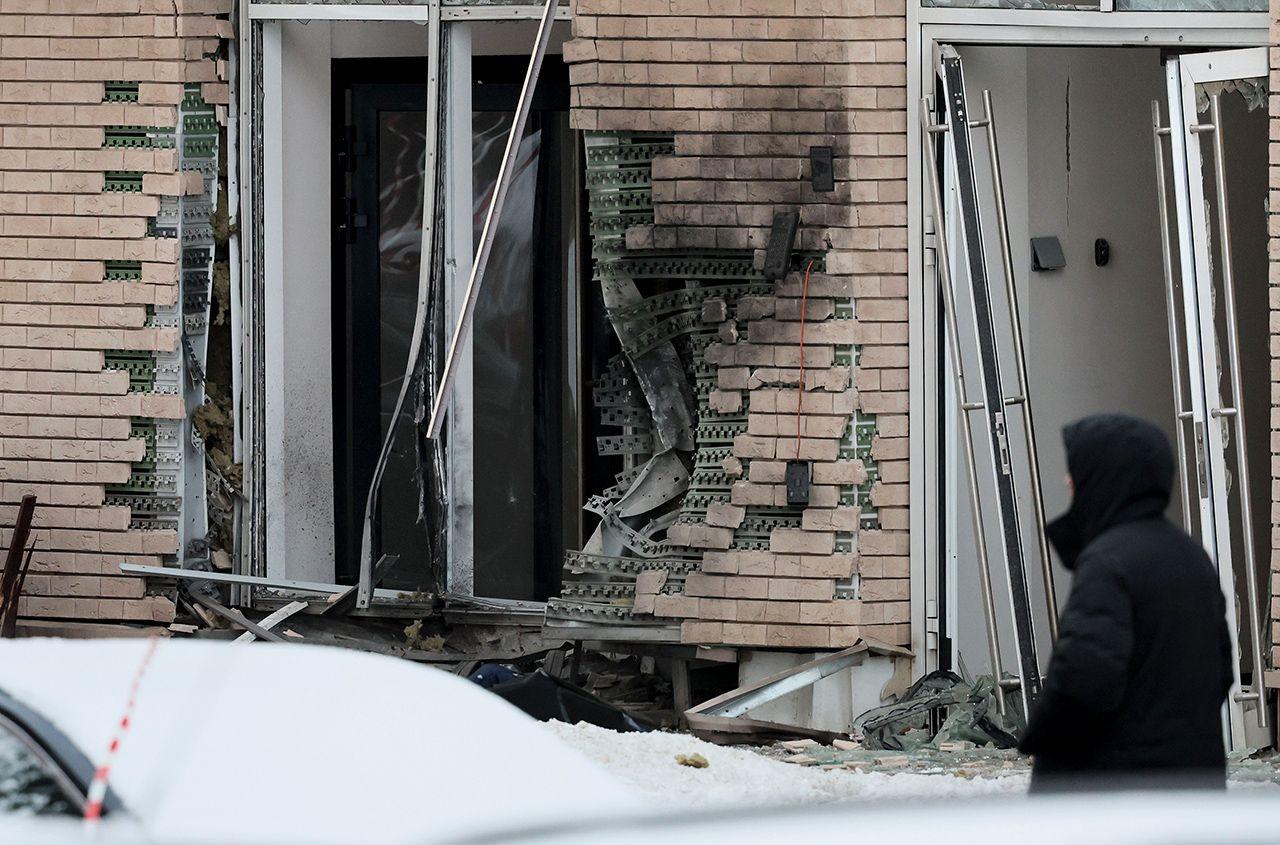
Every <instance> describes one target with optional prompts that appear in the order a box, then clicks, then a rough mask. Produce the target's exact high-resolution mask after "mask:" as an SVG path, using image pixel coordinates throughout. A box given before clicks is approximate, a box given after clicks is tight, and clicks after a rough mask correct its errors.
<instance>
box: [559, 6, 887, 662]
mask: <svg viewBox="0 0 1280 845" xmlns="http://www.w3.org/2000/svg"><path fill="white" fill-rule="evenodd" d="M905 31H906V18H905V6H904V4H903V3H902V2H901V0H714V1H712V0H627V2H622V0H576V2H575V4H574V20H573V32H574V36H575V40H573V41H571V42H570V43H569V44H567V45H566V47H565V58H566V60H567V61H569V62H571V63H572V64H571V69H570V79H571V82H572V84H573V91H572V105H573V117H572V120H573V124H574V126H575V127H576V128H579V129H584V130H603V131H613V130H621V131H626V132H662V133H670V134H672V135H674V138H675V155H673V156H669V157H664V158H659V159H657V160H656V161H655V162H654V166H653V199H654V208H655V224H656V225H655V226H654V228H653V231H652V232H642V233H629V235H628V245H629V246H631V245H640V244H647V245H651V246H652V247H653V248H655V249H663V250H680V249H689V250H699V249H713V248H714V249H750V250H755V251H756V255H757V263H758V264H759V263H760V262H761V261H762V259H763V248H764V245H765V243H766V242H767V240H768V236H769V227H770V224H771V222H772V220H773V218H774V214H775V213H776V212H781V211H792V210H793V211H798V212H799V214H800V222H801V225H800V230H799V234H798V237H797V243H796V246H797V249H799V250H803V251H805V253H806V254H809V255H817V256H820V260H821V263H819V264H818V268H819V269H818V270H814V271H813V272H811V273H810V274H809V285H808V295H807V298H804V307H803V312H804V315H805V318H806V319H805V326H804V329H803V331H804V341H805V343H804V366H805V371H804V383H803V390H801V389H800V388H801V384H800V378H801V377H800V343H799V341H800V336H801V322H800V320H799V317H800V315H801V310H802V305H801V303H802V297H803V293H804V291H803V285H804V273H802V272H792V273H791V274H789V275H788V276H787V277H786V278H785V279H782V280H780V281H779V282H777V283H776V285H775V290H774V295H772V296H766V297H755V298H748V299H744V300H743V301H741V302H740V303H738V306H737V309H736V312H735V313H729V314H724V315H716V316H715V317H713V318H712V319H715V320H717V321H720V320H722V321H723V324H722V326H721V332H720V337H721V342H720V343H718V344H713V346H712V347H711V348H710V349H708V351H707V359H708V360H709V361H711V362H713V363H714V364H715V365H716V366H717V367H718V372H717V389H716V390H715V391H714V392H713V393H712V394H711V396H710V397H709V402H710V406H711V409H712V411H713V412H715V411H720V412H725V413H730V412H738V411H739V410H740V409H742V408H746V409H747V411H748V430H747V432H746V433H745V434H742V435H739V436H738V437H737V438H736V439H735V440H734V444H733V452H732V457H731V458H730V459H729V460H728V461H726V467H725V469H726V471H727V472H729V474H730V475H731V476H732V475H734V474H737V475H738V476H739V480H738V481H737V482H736V483H735V484H734V486H733V489H732V494H731V498H730V501H729V502H728V503H719V504H717V505H712V506H710V507H709V508H708V511H707V517H706V520H705V524H701V525H698V524H695V525H688V524H683V525H681V524H678V525H676V526H674V527H673V529H672V531H671V533H670V534H669V539H671V540H672V541H673V542H675V543H677V544H678V545H683V546H686V547H689V548H693V549H699V550H701V551H702V555H703V557H702V565H701V571H700V572H697V573H690V575H689V576H688V578H687V580H686V582H685V588H684V591H683V593H682V594H677V595H659V596H657V597H656V599H655V607H654V614H655V615H656V616H659V617H663V616H666V617H676V618H682V619H683V620H684V621H683V628H682V639H684V640H685V641H686V642H700V643H725V644H731V645H758V646H776V647H790V648H828V647H833V648H834V647H841V646H844V645H848V644H850V643H851V642H853V641H854V640H856V639H857V637H858V636H859V635H862V634H865V635H868V636H874V637H876V638H878V639H881V640H885V641H888V642H892V643H901V644H907V643H909V641H910V626H909V623H910V603H909V592H910V591H909V563H908V551H909V547H908V535H907V528H908V521H907V505H908V489H907V477H908V473H907V416H906V415H907V410H908V392H907V299H906V297H907V278H906V270H907V266H906V264H907V258H906V155H905V154H906V104H905V96H906V88H905V86H906V56H905V52H906V44H905ZM812 146H830V147H832V148H833V151H834V162H835V190H834V191H833V192H830V193H816V192H815V191H814V190H813V187H812V185H811V183H810V174H809V164H808V156H809V149H810V147H812ZM850 305H852V308H851V310H850V309H849V306H850ZM707 319H708V317H707V315H706V313H705V312H704V320H707ZM842 353H845V354H847V355H848V358H849V361H848V363H843V364H842V363H841V362H840V356H841V354H842ZM855 412H857V413H858V414H861V415H864V416H867V417H870V416H874V420H875V429H876V436H875V438H874V442H873V445H872V448H871V456H872V458H873V459H874V461H875V467H876V472H877V474H878V480H876V481H875V483H874V486H873V487H872V488H871V491H870V504H871V505H872V506H874V508H875V511H876V517H877V519H876V527H874V528H871V529H868V528H867V527H865V526H863V527H861V528H860V522H859V516H860V512H859V510H858V509H857V508H854V507H851V506H850V504H849V502H848V497H847V492H848V491H849V490H851V489H852V488H853V487H855V486H856V485H858V484H860V483H862V482H863V481H864V480H865V478H866V475H865V474H866V472H867V468H866V467H865V466H863V464H862V462H861V461H857V460H849V459H847V457H845V458H842V456H841V454H840V444H841V441H842V438H847V437H848V436H849V427H850V425H851V423H852V420H853V418H854V414H855ZM797 454H798V455H799V457H801V458H804V459H807V460H810V461H812V462H813V464H812V466H813V471H814V485H813V487H812V488H811V501H810V504H809V506H808V507H806V508H804V509H803V510H802V511H801V512H800V524H799V527H795V528H793V527H779V528H775V529H774V530H773V531H772V533H771V534H770V536H769V538H768V547H767V548H765V549H748V548H738V547H736V544H735V529H736V527H737V526H738V525H739V523H740V522H741V521H742V518H743V512H744V509H745V508H748V507H752V506H760V507H766V506H771V507H775V508H777V507H785V506H786V494H785V490H784V488H783V486H782V481H783V472H784V468H785V462H786V460H787V459H789V458H794V457H796V456H797Z"/></svg>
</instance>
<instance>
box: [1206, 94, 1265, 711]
mask: <svg viewBox="0 0 1280 845" xmlns="http://www.w3.org/2000/svg"><path fill="white" fill-rule="evenodd" d="M1209 109H1210V112H1209V114H1210V117H1211V119H1212V120H1213V128H1212V130H1211V131H1212V134H1213V180H1214V182H1215V183H1216V187H1217V194H1218V235H1219V237H1218V240H1219V242H1220V243H1221V246H1220V250H1221V253H1222V292H1223V301H1224V305H1225V308H1226V318H1227V348H1228V350H1229V353H1230V356H1231V366H1230V367H1229V372H1230V373H1231V398H1232V401H1233V402H1234V404H1235V407H1234V408H1218V409H1216V410H1215V411H1214V412H1213V415H1214V416H1216V417H1229V418H1230V419H1231V422H1232V425H1233V427H1234V428H1235V435H1236V484H1237V485H1238V486H1239V488H1240V527H1241V529H1242V532H1243V534H1244V559H1245V563H1246V564H1247V566H1246V572H1245V580H1246V582H1247V583H1246V585H1245V586H1246V591H1245V593H1246V596H1247V597H1248V600H1249V628H1250V630H1249V644H1250V646H1251V647H1252V651H1253V684H1252V685H1253V690H1252V693H1253V695H1255V696H1257V705H1258V708H1257V714H1258V726H1259V727H1262V728H1266V727H1267V702H1266V700H1265V698H1264V697H1263V695H1262V668H1263V662H1262V620H1261V619H1260V614H1259V608H1258V562H1257V560H1256V558H1255V555H1254V548H1253V514H1252V512H1251V511H1250V507H1249V506H1250V498H1251V497H1250V495H1249V461H1248V456H1247V455H1246V454H1245V445H1246V441H1245V437H1244V390H1243V388H1242V386H1241V378H1240V335H1239V328H1238V326H1237V323H1236V286H1235V275H1234V272H1233V270H1232V256H1231V217H1230V214H1229V212H1228V209H1227V166H1226V153H1225V150H1224V145H1223V141H1222V95H1221V94H1214V95H1213V96H1212V97H1210V98H1209Z"/></svg>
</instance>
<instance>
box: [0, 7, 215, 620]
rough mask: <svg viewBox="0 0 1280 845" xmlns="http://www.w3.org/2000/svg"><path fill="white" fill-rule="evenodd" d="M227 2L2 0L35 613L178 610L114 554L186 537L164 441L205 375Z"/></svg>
mask: <svg viewBox="0 0 1280 845" xmlns="http://www.w3.org/2000/svg"><path fill="white" fill-rule="evenodd" d="M231 10H232V3H231V0H0V360H3V369H2V370H0V377H2V379H3V381H2V382H0V436H2V438H0V444H2V445H0V449H2V452H0V502H2V503H3V504H2V506H0V525H11V524H12V522H13V519H14V515H15V513H16V510H17V508H16V502H17V501H18V500H19V499H20V497H21V496H22V495H23V494H26V493H32V494H35V495H36V496H38V497H39V507H38V509H37V511H36V518H35V524H36V527H37V529H36V531H35V532H34V539H35V555H34V558H33V561H32V566H31V573H30V575H29V576H28V578H27V580H26V587H25V593H24V596H23V598H22V600H21V603H20V611H21V614H22V615H23V617H25V618H27V619H33V618H36V619H44V620H50V619H54V620H62V621H72V622H74V621H84V620H92V621H99V622H102V621H106V622H122V621H129V622H159V623H167V622H168V621H170V620H171V618H172V616H173V611H174V606H173V603H172V601H171V600H170V599H169V598H168V597H165V596H161V595H148V594H147V589H146V585H145V583H144V581H143V580H142V579H141V578H137V577H129V576H124V575H121V573H120V571H119V564H120V563H122V562H126V561H128V562H134V563H142V564H152V565H160V564H163V563H165V562H169V561H172V560H173V557H174V556H175V555H177V554H178V553H179V551H180V550H179V536H180V523H181V521H182V484H183V479H182V473H183V469H182V468H181V466H178V465H169V466H166V461H169V460H171V459H170V458H168V457H166V456H169V455H181V453H182V452H183V451H184V450H187V448H188V443H186V442H184V438H182V435H181V432H184V431H186V430H187V429H186V428H185V424H184V422H183V421H184V419H185V418H186V417H187V414H188V411H189V410H190V409H189V408H188V407H185V406H184V401H185V403H190V402H191V401H192V395H193V394H192V391H191V390H190V389H188V388H189V387H190V385H191V384H194V383H195V382H196V381H198V380H201V379H202V371H201V367H200V366H199V365H200V364H201V363H202V357H203V356H202V354H197V350H196V348H195V347H197V346H198V347H200V349H199V352H200V353H202V351H203V346H202V340H199V339H198V336H199V334H200V332H201V331H202V328H201V326H200V321H199V319H198V318H196V317H195V315H196V314H197V313H198V312H199V311H200V309H201V308H202V307H207V303H208V294H207V292H205V293H204V294H203V297H204V298H203V301H201V290H204V289H207V279H208V278H209V273H210V269H209V260H208V259H209V257H210V256H211V251H209V250H204V251H201V249H202V247H201V244H203V243H204V242H205V233H204V232H203V231H202V230H204V229H208V228H209V227H208V214H207V212H202V211H201V210H200V208H201V204H200V202H199V201H200V200H202V199H204V198H205V197H207V194H208V192H209V190H210V187H211V185H216V170H217V167H216V156H217V137H218V128H217V123H219V122H222V121H223V120H224V119H225V109H226V104H227V102H228V96H227V86H226V84H225V82H224V81H223V80H224V79H225V71H226V68H225V62H224V61H223V60H221V59H220V58H219V51H220V49H221V45H222V43H223V41H224V40H225V39H227V38H229V37H230V36H231V34H232V32H231V24H230V22H229V21H228V20H227V19H226V16H227V15H228V14H229V13H230V12H231ZM180 115H181V117H182V119H183V121H185V122H184V123H181V124H180V122H179V121H180ZM210 138H211V139H212V140H210ZM210 157H212V161H213V164H212V166H210V165H209V164H208V162H209V161H210ZM193 161H198V162H202V163H200V164H195V165H193V164H191V163H190V162H193ZM214 190H216V187H215V188H214ZM201 214H203V218H204V219H203V220H201V219H198V218H199V217H200V215H201ZM209 243H211V241H209ZM193 247H194V249H193ZM184 248H186V249H185V250H184ZM201 390H202V389H201ZM184 394H185V396H184ZM197 401H198V400H197ZM185 439H187V440H191V439H193V438H185ZM192 448H195V447H192ZM172 460H173V461H176V462H177V463H178V464H182V465H185V464H189V463H190V461H184V459H182V458H173V459H172ZM197 463H199V464H202V463H203V461H202V460H200V459H197ZM202 472H203V471H202V470H201V478H202V477H203V475H202ZM187 524H191V523H190V520H187Z"/></svg>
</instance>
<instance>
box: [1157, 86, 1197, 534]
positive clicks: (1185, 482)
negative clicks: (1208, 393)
mask: <svg viewBox="0 0 1280 845" xmlns="http://www.w3.org/2000/svg"><path fill="white" fill-rule="evenodd" d="M1151 133H1152V139H1153V142H1154V144H1155V153H1156V201H1157V202H1158V203H1159V204H1160V256H1161V258H1162V259H1163V261H1164V292H1165V312H1166V313H1167V314H1168V318H1169V359H1170V360H1171V361H1172V362H1173V410H1174V414H1175V415H1176V417H1177V422H1176V423H1175V424H1174V429H1175V430H1176V433H1177V438H1178V482H1179V484H1181V488H1180V489H1181V490H1182V527H1183V529H1185V530H1186V531H1188V532H1189V531H1191V476H1190V475H1188V473H1187V432H1186V429H1185V428H1183V425H1182V424H1183V422H1185V421H1186V420H1189V419H1191V418H1192V416H1193V415H1192V413H1191V412H1190V411H1188V410H1185V409H1184V408H1183V407H1182V344H1181V342H1179V340H1178V314H1177V306H1176V305H1175V304H1174V303H1175V301H1176V298H1177V291H1176V290H1175V289H1174V285H1173V239H1172V237H1170V234H1169V194H1168V188H1167V187H1166V185H1165V179H1164V142H1163V141H1161V140H1160V139H1161V138H1162V137H1164V136H1165V135H1168V134H1169V131H1168V130H1167V129H1165V130H1163V131H1161V126H1160V101H1159V100H1152V101H1151Z"/></svg>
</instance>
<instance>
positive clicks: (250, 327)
mask: <svg viewBox="0 0 1280 845" xmlns="http://www.w3.org/2000/svg"><path fill="white" fill-rule="evenodd" d="M433 6H434V7H436V8H438V9H439V16H440V20H441V21H443V22H446V25H445V26H444V33H445V34H444V38H445V40H447V41H448V44H449V51H448V58H449V61H450V64H451V68H450V69H451V70H452V71H454V72H453V73H450V74H447V76H446V80H447V81H446V85H448V86H449V91H448V96H449V98H450V100H449V102H450V103H451V104H452V105H453V106H454V107H453V108H452V109H446V110H445V120H446V121H450V122H449V123H448V124H446V125H444V126H442V127H441V131H443V132H445V133H446V134H445V138H444V141H445V157H446V162H451V161H454V160H459V161H463V162H465V163H466V164H467V165H468V166H467V167H452V168H450V169H449V170H448V171H447V173H446V192H447V193H446V213H445V217H446V224H445V229H446V244H445V249H446V270H447V271H448V272H449V273H450V274H451V277H452V274H455V273H456V268H457V267H463V268H467V267H470V265H471V249H472V247H471V238H472V233H471V223H470V219H471V212H472V198H471V168H470V166H469V165H470V161H471V158H470V152H469V151H470V148H471V125H470V119H469V118H470V108H466V109H465V115H466V119H464V120H456V119H455V120H451V118H450V114H452V115H454V116H455V117H458V116H460V114H461V112H462V111H463V109H461V107H460V106H458V104H459V103H461V102H463V98H465V100H466V102H468V103H469V100H470V82H471V74H470V59H471V50H470V29H471V28H470V26H469V25H468V22H470V21H495V22H497V21H522V20H529V21H532V20H537V19H538V18H539V17H540V16H541V14H542V11H543V7H542V6H536V5H519V6H492V5H482V6H465V5H457V6H442V5H440V4H439V2H438V0H435V2H432V3H423V4H419V5H399V4H339V3H333V4H328V3H310V4H293V3H279V4H276V3H255V2H249V3H245V4H242V5H241V6H240V8H239V22H240V26H239V28H238V33H239V36H238V42H237V47H238V49H237V57H238V60H239V66H240V69H241V79H240V85H239V86H238V89H237V94H238V104H237V108H238V115H239V127H240V138H241V139H242V143H241V145H240V148H239V150H238V165H239V167H238V170H239V173H240V174H245V175H244V176H242V177H241V178H240V180H239V186H238V187H239V190H240V191H242V192H243V195H241V196H239V197H238V206H239V212H240V227H239V231H240V232H243V233H244V236H243V237H241V238H240V241H239V246H240V265H239V272H240V279H241V283H242V284H243V285H245V288H244V289H243V291H242V294H241V297H240V299H241V306H242V307H241V308H240V311H241V314H240V315H239V322H240V332H241V334H240V337H239V338H238V340H237V343H239V345H240V348H241V350H242V355H241V358H240V375H241V376H242V378H241V383H242V384H243V390H244V394H243V399H242V401H243V402H244V407H245V414H244V425H245V427H246V428H252V426H253V425H254V420H255V419H256V420H258V422H259V423H261V421H262V419H264V418H266V417H267V416H269V413H268V409H267V407H255V406H256V405H260V404H264V403H262V402H260V401H257V400H256V399H255V397H254V396H253V395H252V394H253V384H254V378H253V372H254V369H255V368H257V367H260V366H262V365H263V362H264V361H266V362H276V363H275V364H271V363H267V364H266V365H267V366H278V365H279V364H278V362H279V361H280V360H281V359H282V356H281V355H280V350H278V349H276V350H274V351H273V350H267V349H261V348H256V347H257V346H260V344H257V342H256V341H255V337H256V335H255V328H256V327H260V326H261V325H262V324H263V323H264V322H266V321H270V320H273V319H276V320H278V319H280V314H281V312H280V307H281V303H280V290H279V289H278V286H276V287H275V289H274V290H273V286H272V285H271V284H270V283H269V280H271V279H279V278H281V260H282V253H281V252H280V251H279V250H273V249H270V248H269V247H268V248H267V249H266V250H265V252H264V254H262V255H257V254H255V253H254V250H253V242H252V238H251V237H249V233H250V232H251V231H252V227H253V225H254V223H255V221H254V216H255V207H254V202H253V194H252V193H251V192H252V191H253V190H254V189H255V187H256V188H257V189H258V190H261V191H262V208H261V215H262V218H263V219H262V220H261V221H260V222H261V223H262V224H263V225H264V226H265V229H266V231H265V237H264V239H263V240H264V243H265V244H268V245H269V244H271V243H277V244H278V243H280V242H281V241H280V237H279V226H280V224H281V222H282V221H281V218H280V206H281V198H282V191H283V186H282V184H281V181H280V155H281V154H282V145H281V138H280V133H281V127H280V122H279V113H280V97H281V96H282V92H281V91H280V73H281V67H280V61H281V57H280V40H279V39H280V29H279V27H280V23H281V22H282V21H309V20H328V21H351V22H370V21H407V22H415V23H419V24H422V25H423V26H424V30H425V28H426V25H427V24H428V22H429V16H430V13H431V8H432V7H433ZM569 18H570V10H569V7H568V6H561V7H560V8H559V9H558V10H557V12H556V15H555V19H556V20H557V21H562V20H568V19H569ZM255 32H257V33H260V34H261V35H262V37H263V40H264V45H263V50H262V55H259V56H255V54H254V53H253V50H252V39H253V35H254V33H255ZM424 37H425V32H424ZM460 71H465V76H464V74H463V73H462V72H460ZM258 84H261V86H262V88H263V111H264V115H259V116H258V117H259V118H261V117H266V118H267V120H266V121H265V126H264V134H265V136H266V137H264V138H263V142H262V144H261V147H260V148H255V145H254V144H253V143H252V140H253V139H252V136H251V134H250V130H251V127H252V126H253V120H254V117H255V115H254V110H253V108H254V107H253V93H254V87H255V85H258ZM272 115H274V117H272ZM428 143H431V141H430V139H428ZM457 150H462V151H465V153H464V154H463V155H462V158H460V159H456V158H455V155H454V153H455V151H457ZM255 160H256V161H257V163H259V164H260V165H261V166H262V167H263V169H264V176H265V179H264V180H263V184H261V185H258V186H255V185H254V184H253V183H254V180H253V178H252V174H253V173H254V164H255ZM446 166H447V165H446ZM273 233H274V236H273ZM455 235H456V237H455ZM256 262H265V264H263V265H262V267H263V268H264V269H265V273H264V277H265V279H267V280H268V283H267V284H266V285H265V287H266V290H265V291H263V292H261V293H262V294H264V295H265V300H264V305H265V308H263V309H259V308H256V307H255V305H254V293H255V292H254V291H253V290H252V289H251V286H252V285H253V279H254V275H253V270H254V267H255V263H256ZM461 283H465V272H464V274H463V279H462V280H461ZM458 293H459V292H458V291H455V290H454V289H453V283H452V282H451V283H450V285H449V286H448V287H446V297H447V308H448V313H449V314H453V313H455V312H456V310H457V309H456V304H457V295H458ZM260 310H261V311H263V312H264V313H259V311H260ZM277 340H278V337H277ZM469 366H470V355H469V350H468V352H467V354H466V355H465V356H464V360H463V361H462V367H463V369H464V377H463V378H460V379H458V381H457V382H456V383H455V387H454V390H455V395H454V401H453V403H452V410H451V413H450V415H449V419H450V425H451V426H452V429H451V432H450V438H451V443H452V446H451V449H450V456H449V462H450V479H451V480H450V484H451V485H452V486H451V488H450V490H449V512H448V520H449V538H450V539H449V542H450V548H449V552H448V559H449V570H448V573H447V584H448V587H449V590H450V592H452V593H456V594H458V595H463V596H471V595H473V594H474V590H473V568H474V559H473V546H472V535H473V526H472V517H471V506H472V500H473V495H472V490H471V476H472V473H471V463H470V462H471V458H470V449H469V445H470V438H471V428H472V426H471V410H470V409H471V402H470V383H471V379H470V378H469V377H465V373H466V371H469ZM267 381H268V384H271V383H277V384H278V383H280V382H281V379H280V378H279V377H276V378H274V379H268V380H267ZM262 398H263V399H265V400H266V403H265V404H270V402H271V400H270V398H269V397H262ZM464 440H465V443H466V445H467V446H468V448H467V449H466V450H465V455H464V456H463V457H459V455H458V447H459V446H460V445H463V441H464ZM243 444H244V450H245V463H246V479H245V481H246V492H247V494H248V495H250V496H258V497H267V496H268V495H269V489H268V488H274V487H275V485H276V484H279V483H282V482H281V480H280V479H275V480H274V481H271V482H270V483H269V479H267V478H254V477H253V476H252V474H251V468H250V466H249V464H250V458H251V456H252V454H253V453H254V452H255V451H257V450H264V449H265V450H267V451H268V455H267V458H268V460H267V462H266V464H267V467H268V473H270V471H271V470H270V467H271V461H270V454H269V451H270V450H269V449H268V448H267V444H266V443H265V442H261V441H259V440H257V439H256V438H254V437H253V436H252V432H251V431H250V432H249V436H244V437H243ZM264 501H265V499H264ZM251 511H252V508H246V514H248V513H249V512H251ZM259 532H265V525H256V524H255V523H254V522H253V521H252V520H251V519H248V518H246V519H245V525H244V530H243V534H242V542H241V545H240V553H239V560H238V562H237V563H238V569H237V572H239V573H241V574H245V575H257V576H273V577H283V576H284V574H285V573H284V568H283V561H265V560H263V559H262V558H263V557H265V555H264V554H263V549H264V546H265V534H264V535H263V537H261V538H259V537H257V536H256V534H257V533H259ZM334 587H335V589H337V588H338V585H334ZM248 593H249V591H245V595H244V596H243V602H244V603H248V602H249V601H251V596H249V595H248ZM371 597H376V598H378V599H381V600H386V599H390V598H394V596H393V595H392V594H391V593H389V592H388V591H384V590H376V591H373V593H371V594H369V593H366V595H365V597H364V598H365V601H366V602H367V601H368V600H369V598H371ZM524 604H527V603H524Z"/></svg>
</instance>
